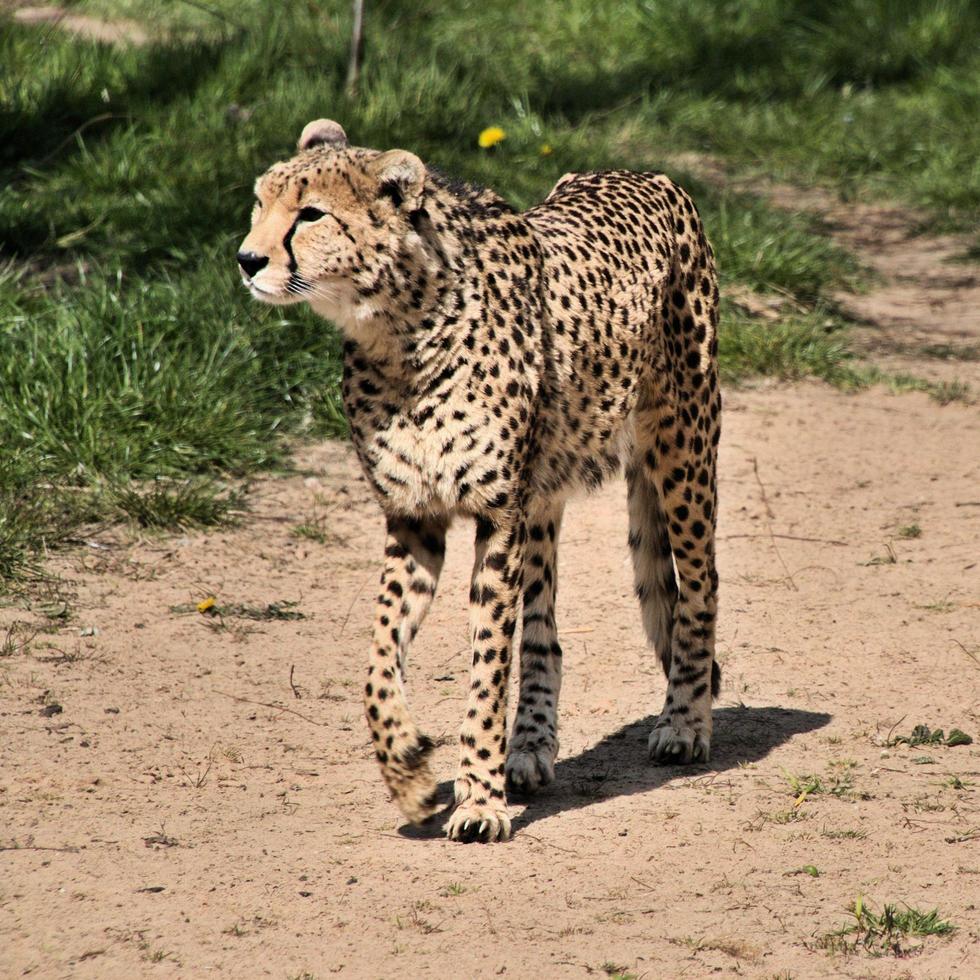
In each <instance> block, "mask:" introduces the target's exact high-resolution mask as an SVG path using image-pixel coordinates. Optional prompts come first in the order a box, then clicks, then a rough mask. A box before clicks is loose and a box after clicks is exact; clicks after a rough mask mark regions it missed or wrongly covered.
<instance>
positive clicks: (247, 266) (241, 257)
mask: <svg viewBox="0 0 980 980" xmlns="http://www.w3.org/2000/svg"><path fill="white" fill-rule="evenodd" d="M238 264H239V265H240V266H241V267H242V271H243V272H244V273H245V275H246V276H248V277H249V279H251V278H252V277H253V276H254V275H256V273H258V272H260V271H261V270H262V269H264V268H265V267H266V266H267V265H268V264H269V256H268V255H256V254H255V253H254V252H239V253H238Z"/></svg>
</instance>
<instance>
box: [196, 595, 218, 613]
mask: <svg viewBox="0 0 980 980" xmlns="http://www.w3.org/2000/svg"><path fill="white" fill-rule="evenodd" d="M215 601H216V600H215V598H214V596H213V595H209V596H208V597H207V599H202V600H201V601H200V602H199V603H198V604H197V611H198V612H199V613H206V612H209V611H210V610H212V609H213V608H214V604H215Z"/></svg>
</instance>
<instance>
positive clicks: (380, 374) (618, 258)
mask: <svg viewBox="0 0 980 980" xmlns="http://www.w3.org/2000/svg"><path fill="white" fill-rule="evenodd" d="M256 194H257V198H258V203H257V206H256V210H255V213H254V215H253V224H252V230H251V232H250V233H249V235H248V237H247V238H246V239H245V241H244V243H243V245H242V251H241V252H240V253H239V261H240V264H241V266H242V274H243V278H244V280H245V282H246V284H247V285H248V287H249V288H250V289H251V291H252V292H253V294H254V295H255V296H256V297H257V298H258V299H261V300H263V301H265V302H274V303H288V302H304V301H305V302H308V303H309V304H310V305H311V306H312V307H313V309H314V310H316V311H317V312H318V313H320V314H322V315H323V316H324V317H326V318H328V319H329V320H332V321H333V322H334V323H336V324H337V325H338V326H339V328H340V329H341V331H342V332H343V334H344V337H345V345H344V355H343V356H344V380H343V400H344V406H345V409H346V412H347V416H348V418H349V420H350V427H351V436H352V440H353V444H354V448H355V450H356V452H357V455H358V458H359V460H360V462H361V465H362V467H363V469H364V472H365V474H366V476H367V478H368V480H369V481H370V483H371V486H372V487H373V488H374V491H375V493H376V494H377V497H378V500H379V501H380V503H381V507H382V510H383V511H384V515H385V519H386V522H387V538H386V542H385V557H384V569H383V572H382V575H381V583H380V588H379V590H378V596H377V612H376V615H375V621H374V631H373V633H374V638H373V642H372V645H371V651H370V657H369V666H368V677H367V683H366V685H365V688H364V697H365V707H366V712H367V720H368V724H369V726H370V730H371V737H372V739H373V741H374V748H375V752H376V755H377V758H378V762H379V763H380V765H381V772H382V775H383V776H384V779H385V782H386V783H387V785H388V788H389V790H390V791H391V793H392V795H393V796H394V798H395V801H396V802H397V803H398V805H399V806H400V807H401V809H402V812H403V813H404V814H405V815H406V816H407V817H408V818H409V819H410V820H412V821H416V822H417V821H422V820H425V819H426V818H427V817H429V816H430V815H432V814H433V813H434V812H435V810H436V808H437V803H436V782H435V777H434V776H433V774H432V771H431V769H430V766H429V761H428V756H429V753H430V750H431V748H432V743H431V741H430V740H429V739H428V738H426V737H425V736H424V735H422V734H421V733H420V731H419V729H418V728H417V727H416V724H415V722H414V721H413V720H412V718H411V716H410V714H409V711H408V708H407V705H406V700H405V690H404V677H405V664H406V659H407V655H408V650H409V646H410V644H411V642H412V640H413V639H414V637H415V635H416V633H417V631H418V629H419V627H420V625H421V623H422V620H423V618H424V616H425V613H426V610H427V609H428V606H429V604H430V602H431V600H432V597H433V595H434V594H435V591H436V584H437V582H438V579H439V572H440V569H441V567H442V563H443V555H444V550H445V536H446V529H447V527H448V525H449V522H450V521H451V520H452V519H453V517H455V516H457V515H464V516H467V517H471V518H473V519H474V522H475V527H476V547H475V551H476V556H475V562H474V567H473V576H472V585H471V589H470V632H471V640H472V671H471V677H470V685H469V694H468V699H467V705H466V711H465V715H464V719H463V725H462V729H461V732H460V736H459V746H460V757H459V768H458V771H457V775H456V782H455V797H456V807H455V811H454V812H453V814H452V815H451V816H450V818H449V820H448V823H447V833H448V835H449V836H450V837H452V838H459V839H469V838H474V837H480V838H483V839H491V840H493V839H498V838H506V837H507V836H508V835H509V833H510V819H509V817H508V813H507V806H506V797H505V785H506V784H508V783H509V785H510V786H511V787H512V788H516V789H518V790H524V791H528V790H535V789H537V788H538V787H540V786H542V785H544V784H546V783H548V782H550V781H551V780H552V779H553V778H554V766H555V758H556V756H557V753H558V718H557V707H558V694H559V688H560V685H561V662H562V651H561V646H560V644H559V639H558V631H557V627H556V624H555V592H556V588H557V578H556V568H557V565H556V562H557V549H558V537H559V529H560V526H561V519H562V509H563V505H564V501H565V499H566V497H567V496H568V495H569V494H570V493H571V492H572V491H574V490H575V489H577V488H585V489H592V488H595V487H597V486H598V485H599V484H600V483H601V482H602V481H603V479H605V478H606V477H607V476H609V475H610V474H612V473H615V472H617V471H618V470H619V469H620V468H621V467H622V466H623V465H625V469H626V475H627V483H628V488H629V504H628V506H629V520H630V532H629V546H630V550H631V552H632V557H633V566H634V570H635V580H636V595H637V597H638V599H639V602H640V608H641V612H642V618H643V624H644V627H645V629H646V633H647V635H648V637H649V639H650V642H651V643H652V645H653V646H654V648H655V649H656V652H657V654H658V655H659V657H660V659H661V661H662V663H663V667H664V670H665V672H666V674H667V678H668V686H667V696H666V703H665V705H664V708H663V711H662V712H661V714H660V717H659V720H658V721H657V723H656V725H655V726H654V728H653V731H652V733H651V735H650V740H649V751H650V755H651V757H652V758H653V759H654V760H656V761H659V762H691V761H707V759H708V755H709V746H710V737H711V698H712V695H714V694H717V691H718V685H719V680H720V676H719V671H718V667H717V664H716V663H715V662H714V639H715V614H716V604H717V589H718V576H717V574H716V571H715V548H714V534H715V521H716V516H717V505H716V487H715V458H716V452H717V446H718V438H719V433H720V411H721V397H720V393H719V390H718V376H717V356H716V355H717V337H716V330H717V324H718V288H717V284H716V277H715V268H714V262H713V258H712V252H711V247H710V246H709V244H708V242H707V241H706V239H705V236H704V232H703V230H702V227H701V221H700V218H699V217H698V213H697V210H696V209H695V207H694V204H693V203H692V202H691V199H690V198H689V197H688V195H687V194H686V193H685V192H684V191H683V190H681V189H680V188H679V187H678V186H677V185H676V184H674V183H673V182H672V181H671V180H670V179H669V178H668V177H666V176H664V175H663V174H656V173H631V172H627V171H605V172H601V173H585V174H568V175H566V176H565V177H563V178H562V179H561V180H560V181H559V182H558V184H557V185H556V186H555V188H554V189H553V190H552V192H551V193H550V194H549V196H548V198H547V199H546V200H545V201H544V203H542V204H540V205H537V206H536V207H533V208H531V209H530V210H527V211H524V212H518V211H515V210H514V209H513V208H512V207H511V206H510V205H508V204H507V203H506V202H505V201H503V200H502V199H501V198H499V197H498V196H496V195H495V194H493V193H492V192H490V191H487V190H481V189H476V188H473V187H470V186H467V185H464V184H459V183H455V182H453V181H450V180H447V179H446V178H445V177H443V176H442V175H440V174H439V173H437V172H436V171H434V170H432V169H431V168H427V167H425V166H424V165H423V164H422V163H421V161H420V160H419V159H418V158H417V157H415V156H414V155H412V154H410V153H407V152H405V151H402V150H392V151H389V152H387V153H379V152H378V151H375V150H367V149H359V148H353V147H349V146H348V145H347V142H346V137H345V136H344V135H343V130H342V129H341V128H340V127H339V126H338V125H337V124H336V123H332V122H329V121H326V120H318V121H317V122H314V123H311V124H310V125H309V126H308V127H307V128H306V129H305V130H304V133H303V136H302V137H301V139H300V149H299V153H298V155H297V156H296V157H294V158H293V159H291V160H289V161H287V162H285V163H280V164H277V165H275V166H274V167H272V168H271V169H270V170H269V171H268V172H267V173H266V174H265V175H264V176H262V177H261V178H260V179H259V181H258V182H257V184H256ZM519 618H520V620H521V624H522V630H521V641H520V700H519V705H518V709H517V718H516V723H515V726H514V730H513V733H512V735H511V738H510V741H509V745H508V739H507V731H506V711H507V683H508V675H509V673H510V670H511V664H512V655H513V651H512V647H513V641H514V636H515V633H516V632H517V626H518V621H519ZM508 749H509V751H508Z"/></svg>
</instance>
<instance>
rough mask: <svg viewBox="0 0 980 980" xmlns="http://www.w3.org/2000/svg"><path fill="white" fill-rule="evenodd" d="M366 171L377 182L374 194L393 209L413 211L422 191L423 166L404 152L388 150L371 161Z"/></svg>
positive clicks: (423, 180) (415, 157) (414, 156)
mask: <svg viewBox="0 0 980 980" xmlns="http://www.w3.org/2000/svg"><path fill="white" fill-rule="evenodd" d="M368 171H369V173H370V174H371V176H372V177H374V179H375V180H376V181H377V182H378V193H379V194H380V195H381V196H383V197H390V198H391V199H392V201H394V203H395V206H396V207H401V208H404V209H405V210H406V211H417V210H418V209H419V208H420V207H421V206H422V191H423V190H424V189H425V164H424V163H422V161H421V160H420V159H419V158H418V157H417V156H416V155H415V154H414V153H409V152H408V150H388V152H387V153H382V154H381V155H380V156H377V157H375V158H374V160H372V161H371V163H370V164H369V165H368Z"/></svg>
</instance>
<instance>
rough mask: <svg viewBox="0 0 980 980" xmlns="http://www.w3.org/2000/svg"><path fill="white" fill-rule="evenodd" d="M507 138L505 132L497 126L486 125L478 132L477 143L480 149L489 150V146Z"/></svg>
mask: <svg viewBox="0 0 980 980" xmlns="http://www.w3.org/2000/svg"><path fill="white" fill-rule="evenodd" d="M505 139H507V134H506V133H505V132H504V131H503V130H502V129H501V128H500V127H499V126H488V127H487V128H486V129H485V130H483V132H482V133H480V136H479V138H478V139H477V143H479V144H480V149H481V150H489V149H490V147H491V146H496V145H497V144H498V143H499V142H500V141H501V140H505Z"/></svg>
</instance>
